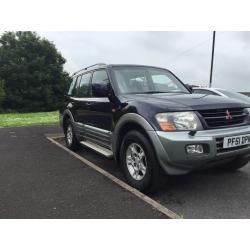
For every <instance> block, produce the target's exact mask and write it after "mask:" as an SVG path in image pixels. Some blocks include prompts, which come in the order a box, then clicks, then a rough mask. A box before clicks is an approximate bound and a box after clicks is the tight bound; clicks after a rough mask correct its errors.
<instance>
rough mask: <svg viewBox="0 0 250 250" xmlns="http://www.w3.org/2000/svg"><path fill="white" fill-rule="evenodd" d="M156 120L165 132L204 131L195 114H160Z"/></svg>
mask: <svg viewBox="0 0 250 250" xmlns="http://www.w3.org/2000/svg"><path fill="white" fill-rule="evenodd" d="M155 118H156V120H157V122H158V123H159V125H160V127H161V129H162V130H164V131H175V130H203V127H202V125H201V122H200V120H199V118H198V117H197V115H196V114H195V113H194V112H169V113H159V114H157V115H156V117H155Z"/></svg>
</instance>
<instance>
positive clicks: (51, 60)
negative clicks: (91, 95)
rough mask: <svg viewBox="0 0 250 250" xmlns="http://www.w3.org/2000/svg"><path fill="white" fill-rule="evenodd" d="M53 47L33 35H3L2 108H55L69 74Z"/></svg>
mask: <svg viewBox="0 0 250 250" xmlns="http://www.w3.org/2000/svg"><path fill="white" fill-rule="evenodd" d="M64 63H65V59H64V58H63V57H62V55H61V53H60V52H58V51H57V49H56V47H55V45H54V44H53V43H52V42H50V41H48V40H47V39H44V38H41V37H40V36H38V35H37V33H35V32H30V31H26V32H21V31H19V32H5V33H4V34H3V35H2V36H1V37H0V79H3V80H4V81H5V93H6V97H5V100H4V103H3V107H4V108H6V109H13V110H17V111H51V110H56V109H58V108H59V106H60V104H61V102H62V97H63V95H64V93H65V91H66V86H67V82H68V81H69V75H68V74H67V73H66V72H64V70H63V65H64Z"/></svg>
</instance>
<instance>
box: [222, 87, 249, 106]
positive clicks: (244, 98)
mask: <svg viewBox="0 0 250 250" xmlns="http://www.w3.org/2000/svg"><path fill="white" fill-rule="evenodd" d="M219 91H220V92H221V93H222V94H224V95H226V96H228V97H230V98H234V99H237V100H240V101H242V102H246V103H250V97H248V96H246V95H243V94H240V93H236V92H232V91H228V90H223V89H222V90H219Z"/></svg>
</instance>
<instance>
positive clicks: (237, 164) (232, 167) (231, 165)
mask: <svg viewBox="0 0 250 250" xmlns="http://www.w3.org/2000/svg"><path fill="white" fill-rule="evenodd" d="M249 160H250V159H249V158H244V157H239V158H236V159H234V160H233V161H231V162H228V163H227V164H223V165H222V166H219V168H220V169H222V170H224V171H236V170H238V169H240V168H243V167H244V166H245V165H246V164H247V163H248V162H249Z"/></svg>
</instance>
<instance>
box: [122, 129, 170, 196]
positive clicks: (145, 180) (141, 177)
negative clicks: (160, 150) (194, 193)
mask: <svg viewBox="0 0 250 250" xmlns="http://www.w3.org/2000/svg"><path fill="white" fill-rule="evenodd" d="M120 159H121V166H122V170H123V172H124V175H125V177H126V179H127V181H128V183H129V184H130V185H131V186H132V187H134V188H136V189H138V190H140V191H146V192H155V191H156V190H157V189H158V188H159V183H160V180H161V177H162V175H164V177H165V178H166V175H165V173H163V171H162V170H161V168H160V167H159V165H158V161H157V159H156V156H155V152H154V148H153V147H152V145H151V143H150V141H149V140H148V138H147V137H146V136H145V135H143V134H142V133H141V132H139V131H130V132H128V133H127V134H126V135H125V136H124V139H123V141H122V145H121V149H120Z"/></svg>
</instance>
